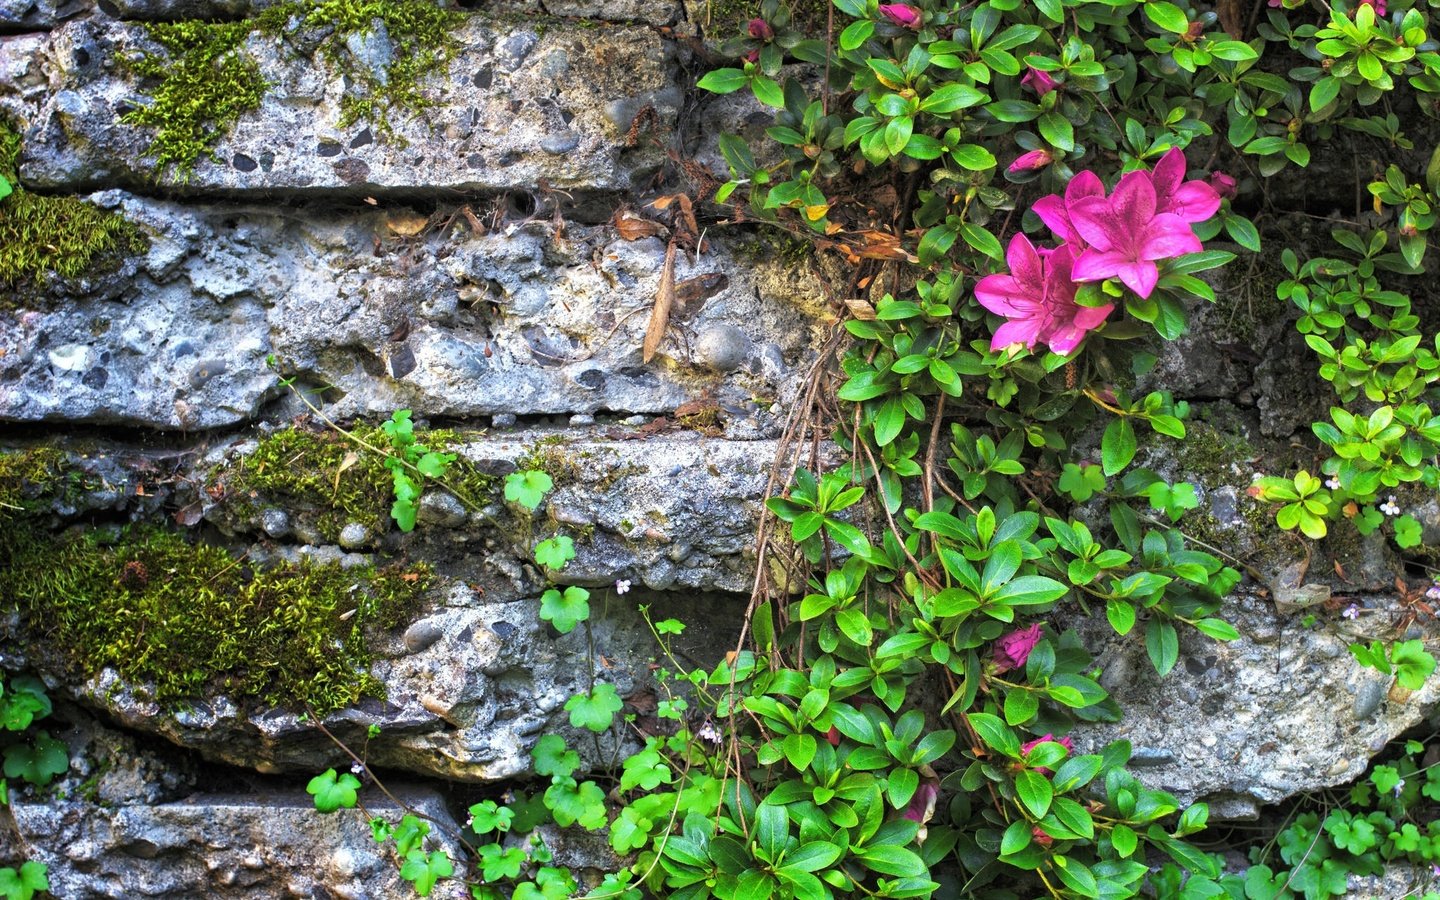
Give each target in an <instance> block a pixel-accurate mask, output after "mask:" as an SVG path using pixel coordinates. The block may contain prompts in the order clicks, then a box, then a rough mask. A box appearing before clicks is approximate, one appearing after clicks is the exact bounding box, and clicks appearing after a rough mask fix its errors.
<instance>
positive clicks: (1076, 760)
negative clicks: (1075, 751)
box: [1051, 753, 1105, 794]
mask: <svg viewBox="0 0 1440 900" xmlns="http://www.w3.org/2000/svg"><path fill="white" fill-rule="evenodd" d="M1104 765H1105V759H1104V757H1101V756H1099V755H1098V754H1094V753H1087V754H1085V755H1083V756H1072V757H1070V758H1069V759H1067V760H1065V761H1064V762H1063V763H1061V764H1060V768H1058V769H1056V770H1055V774H1054V776H1053V777H1052V780H1051V783H1052V784H1053V785H1054V787H1055V791H1056V792H1057V793H1061V794H1068V793H1069V792H1070V791H1073V790H1076V789H1078V788H1082V787H1084V786H1085V785H1087V784H1089V783H1090V782H1091V781H1092V780H1093V779H1094V778H1095V776H1096V775H1099V774H1100V770H1101V769H1102V768H1104Z"/></svg>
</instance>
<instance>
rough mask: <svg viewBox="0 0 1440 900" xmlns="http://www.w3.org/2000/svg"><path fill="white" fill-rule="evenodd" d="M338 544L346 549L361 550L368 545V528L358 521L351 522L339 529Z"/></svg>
mask: <svg viewBox="0 0 1440 900" xmlns="http://www.w3.org/2000/svg"><path fill="white" fill-rule="evenodd" d="M340 546H342V547H344V548H345V549H346V550H363V549H364V548H366V547H368V546H370V529H368V528H366V527H365V526H364V525H361V524H360V523H359V522H351V523H350V524H349V525H346V526H345V527H344V528H342V529H340Z"/></svg>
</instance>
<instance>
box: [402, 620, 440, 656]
mask: <svg viewBox="0 0 1440 900" xmlns="http://www.w3.org/2000/svg"><path fill="white" fill-rule="evenodd" d="M444 636H445V632H444V631H443V630H442V629H441V628H440V626H439V625H437V624H435V622H433V621H431V620H430V619H421V620H420V621H419V622H416V623H414V624H413V625H411V626H410V627H409V628H407V629H405V649H406V650H407V651H409V652H411V653H422V652H424V651H425V650H426V649H428V648H430V647H431V646H433V645H434V644H435V642H436V641H438V640H440V639H441V638H442V637H444Z"/></svg>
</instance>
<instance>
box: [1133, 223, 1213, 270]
mask: <svg viewBox="0 0 1440 900" xmlns="http://www.w3.org/2000/svg"><path fill="white" fill-rule="evenodd" d="M1138 249H1139V251H1140V253H1139V256H1140V258H1141V259H1146V260H1156V259H1170V258H1171V257H1174V256H1183V255H1185V254H1186V253H1199V252H1200V251H1201V250H1202V249H1204V248H1203V247H1202V246H1201V244H1200V239H1199V238H1197V237H1196V236H1195V232H1194V231H1192V230H1191V229H1190V225H1189V223H1187V222H1186V221H1185V220H1184V219H1182V218H1181V217H1179V216H1177V215H1172V214H1170V213H1162V214H1161V215H1158V216H1156V217H1155V218H1153V219H1151V220H1150V224H1149V225H1148V226H1147V227H1146V229H1145V232H1144V235H1143V240H1142V241H1141V243H1140V247H1139V248H1138Z"/></svg>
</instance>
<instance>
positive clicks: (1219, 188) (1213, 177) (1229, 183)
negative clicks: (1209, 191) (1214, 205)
mask: <svg viewBox="0 0 1440 900" xmlns="http://www.w3.org/2000/svg"><path fill="white" fill-rule="evenodd" d="M1205 180H1206V181H1207V182H1209V184H1210V187H1212V188H1214V189H1215V193H1217V194H1219V195H1220V196H1221V198H1223V199H1230V198H1232V197H1234V196H1235V193H1236V191H1235V179H1234V178H1231V177H1230V176H1229V175H1227V174H1225V173H1224V172H1221V171H1220V170H1218V169H1217V170H1215V171H1214V172H1211V173H1210V177H1209V178H1207V179H1205Z"/></svg>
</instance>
